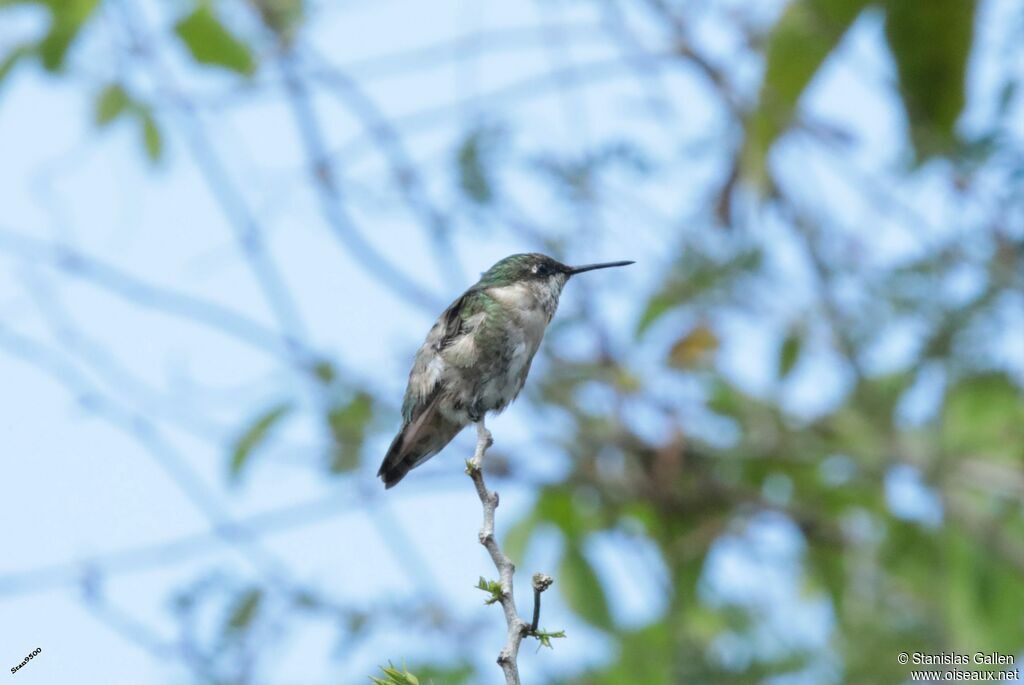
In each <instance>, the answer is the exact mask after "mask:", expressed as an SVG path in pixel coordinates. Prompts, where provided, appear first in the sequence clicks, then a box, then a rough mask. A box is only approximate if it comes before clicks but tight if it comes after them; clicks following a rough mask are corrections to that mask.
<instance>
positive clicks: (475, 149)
mask: <svg viewBox="0 0 1024 685" xmlns="http://www.w3.org/2000/svg"><path fill="white" fill-rule="evenodd" d="M501 136H502V131H501V129H499V128H496V127H493V126H480V127H477V128H475V129H473V130H471V131H469V132H468V133H467V134H466V137H465V138H463V139H462V143H461V144H460V145H459V149H458V151H457V152H456V156H455V160H456V164H455V167H456V171H457V174H458V180H459V187H460V188H461V189H462V192H463V194H464V195H465V196H466V197H467V198H469V199H470V200H471V201H472V202H474V203H475V204H478V205H487V204H490V203H491V202H493V201H494V195H495V190H494V180H493V178H492V172H491V168H492V166H493V165H494V154H495V149H496V147H497V145H498V143H499V142H500V140H501Z"/></svg>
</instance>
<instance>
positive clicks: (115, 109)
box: [94, 83, 132, 127]
mask: <svg viewBox="0 0 1024 685" xmlns="http://www.w3.org/2000/svg"><path fill="white" fill-rule="evenodd" d="M131 104H132V101H131V98H130V97H128V93H127V92H126V91H125V89H124V88H122V87H121V84H119V83H111V84H110V85H108V86H107V87H106V88H104V89H103V90H101V91H100V93H99V95H98V96H97V97H96V110H95V114H94V119H95V121H96V125H97V126H101V127H102V126H106V125H107V124H109V123H110V122H112V121H114V119H116V118H117V117H119V116H121V115H122V114H124V112H125V111H127V110H128V108H129V106H130V105H131Z"/></svg>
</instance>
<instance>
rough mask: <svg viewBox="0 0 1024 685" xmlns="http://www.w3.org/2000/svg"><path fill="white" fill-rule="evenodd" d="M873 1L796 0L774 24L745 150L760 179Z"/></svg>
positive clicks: (750, 172) (748, 166)
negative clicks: (814, 82)
mask: <svg viewBox="0 0 1024 685" xmlns="http://www.w3.org/2000/svg"><path fill="white" fill-rule="evenodd" d="M907 4H908V5H915V6H916V5H918V4H919V3H907ZM868 5H869V2H868V1H867V0H794V1H793V2H791V3H789V5H788V6H787V7H786V10H785V12H783V14H782V17H781V18H780V19H779V21H778V23H777V24H776V25H775V27H774V28H773V29H772V32H771V34H770V35H769V36H768V44H767V48H766V50H765V74H764V80H763V81H762V84H761V93H760V96H759V98H758V103H757V107H756V109H754V111H753V112H752V114H751V116H750V118H749V120H748V121H747V135H746V140H745V142H744V150H743V156H742V165H743V172H744V175H745V176H746V177H747V178H748V179H749V180H751V181H753V182H754V183H755V184H757V185H759V186H760V185H763V184H764V181H765V178H766V169H765V162H766V159H767V156H768V150H769V149H770V148H771V146H772V144H773V143H774V142H775V140H776V139H777V138H778V137H779V136H780V135H781V134H782V132H783V131H785V130H786V129H787V128H788V127H789V125H790V123H791V122H792V120H793V115H794V113H795V112H796V107H797V101H798V100H799V99H800V96H801V95H802V94H803V92H804V90H805V89H806V87H807V84H808V83H810V81H811V78H812V77H813V76H814V74H815V73H817V71H818V69H819V68H820V67H821V65H822V63H824V61H825V58H826V57H828V55H829V53H831V52H832V50H833V49H834V48H835V47H836V45H838V44H839V41H840V39H841V38H842V37H843V35H844V34H845V33H846V30H847V29H848V28H849V27H850V25H851V24H852V23H853V21H854V19H856V18H857V16H858V15H859V14H860V12H861V10H863V9H864V8H865V7H867V6H868Z"/></svg>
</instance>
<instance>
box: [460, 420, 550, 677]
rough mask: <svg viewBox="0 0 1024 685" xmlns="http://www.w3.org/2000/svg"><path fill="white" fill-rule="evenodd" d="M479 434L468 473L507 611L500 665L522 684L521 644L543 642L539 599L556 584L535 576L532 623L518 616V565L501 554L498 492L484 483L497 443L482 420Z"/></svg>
mask: <svg viewBox="0 0 1024 685" xmlns="http://www.w3.org/2000/svg"><path fill="white" fill-rule="evenodd" d="M476 435H477V440H476V451H475V452H474V453H473V458H472V459H470V460H468V461H467V462H466V473H467V474H469V477H470V478H472V479H473V485H474V486H476V494H477V495H479V497H480V503H481V504H482V505H483V509H484V523H483V527H481V528H480V544H481V545H483V546H484V547H485V548H486V549H487V552H488V553H489V554H490V555H491V560H492V561H493V562H494V567H495V568H496V569H498V576H499V585H500V587H501V590H500V595H498V596H497V597H496V599H497V600H498V601H499V602H500V603H501V608H502V610H503V611H504V612H505V623H506V624H507V625H508V639H507V640H506V641H505V646H504V647H503V648H502V650H501V652H499V653H498V665H499V666H501V670H502V671H503V672H504V673H505V685H520V681H519V665H518V663H517V661H516V659H517V658H518V656H519V644H520V643H521V642H522V641H523V638H524V637H526V636H534V637H538V639H541V638H540V635H541V633H539V632H538V628H537V624H538V623H539V621H540V596H541V593H543V592H544V591H545V590H547V589H548V588H549V587H551V584H552V583H553V582H554V581H553V580H552V579H551V576H547V575H544V574H543V573H536V574H534V576H533V622H532V623H531V624H527V623H526V622H525V621H523V619H521V618H520V617H519V612H518V611H516V602H515V597H514V596H513V594H512V581H513V578H514V576H515V572H516V567H515V564H513V563H512V560H511V559H509V558H508V556H507V555H506V554H505V553H504V552H502V551H501V547H500V546H499V545H498V541H497V540H495V538H494V510H495V509H497V508H498V493H497V492H491V491H490V490H488V489H487V485H486V484H485V483H484V470H483V459H484V453H486V452H487V449H488V448H489V447H490V446H491V445H492V444H494V440H493V439H492V438H491V432H490V431H489V430H487V428H486V427H485V426H484V422H483V420H482V419H481V420H480V421H479V422H478V423H477V424H476ZM496 594H497V593H496ZM545 635H546V636H547V637H561V636H562V634H558V635H547V634H545ZM541 643H542V644H548V646H550V642H549V641H547V640H543V639H542V640H541Z"/></svg>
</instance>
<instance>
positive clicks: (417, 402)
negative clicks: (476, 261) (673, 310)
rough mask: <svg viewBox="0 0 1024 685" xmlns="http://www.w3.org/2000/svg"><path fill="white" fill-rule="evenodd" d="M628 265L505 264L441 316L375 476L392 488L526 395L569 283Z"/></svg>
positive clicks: (530, 260)
mask: <svg viewBox="0 0 1024 685" xmlns="http://www.w3.org/2000/svg"><path fill="white" fill-rule="evenodd" d="M632 263H633V262H631V261H622V262H604V263H601V264H586V265H584V266H567V265H565V264H562V263H561V262H559V261H558V260H556V259H552V258H551V257H548V256H547V255H543V254H538V253H526V254H514V255H511V256H508V257H505V258H504V259H502V260H501V261H499V262H498V263H497V264H495V265H494V266H492V267H491V268H490V269H488V270H487V271H485V272H484V273H483V274H482V275H481V277H480V280H479V281H477V282H476V283H475V284H474V285H472V286H471V287H470V288H469V290H467V291H466V292H464V293H462V295H460V296H459V297H458V299H456V300H455V301H454V302H452V304H451V305H450V306H449V307H448V308H447V309H446V310H444V313H442V314H441V316H440V317H439V318H438V319H437V321H436V322H435V323H434V326H433V327H432V328H431V329H430V332H429V333H427V339H426V340H425V341H424V342H423V345H422V346H421V347H420V348H419V351H418V352H416V359H415V361H414V362H413V365H412V370H411V371H410V372H409V384H408V386H407V387H406V389H405V399H404V401H403V402H402V427H401V429H400V430H399V431H398V434H397V435H396V436H395V439H394V440H393V441H392V442H391V447H389V448H388V452H387V455H386V456H385V457H384V461H383V462H381V465H380V470H379V471H377V475H378V476H379V477H380V478H381V480H383V481H384V487H385V488H391V487H393V486H394V485H395V484H396V483H398V481H400V480H402V478H404V477H405V474H407V473H409V471H411V470H412V469H414V468H416V467H417V466H419V465H420V464H422V463H423V462H425V461H427V460H428V459H430V458H431V457H432V456H434V455H435V454H437V453H438V452H440V451H441V450H442V449H444V447H445V445H447V444H448V443H449V442H451V441H452V439H453V438H455V436H456V435H458V434H459V432H460V431H461V430H462V429H463V428H465V427H466V426H468V425H469V424H470V423H475V424H477V428H478V430H481V431H484V432H486V428H485V427H484V416H485V415H486V414H487V413H488V412H495V413H497V412H501V411H502V410H503V409H505V407H507V406H508V405H509V403H510V402H512V400H514V399H515V398H516V396H517V395H518V394H519V391H520V390H522V389H523V384H524V383H525V382H526V376H527V374H528V373H529V372H530V364H531V362H533V356H534V355H535V354H536V353H537V348H538V347H540V341H541V339H542V338H543V337H544V331H545V330H546V329H547V327H548V324H549V323H551V317H553V316H554V315H555V309H557V308H558V298H559V296H560V295H561V294H562V288H563V287H564V286H565V284H566V282H567V281H568V280H569V278H570V277H572V276H575V275H576V274H581V273H584V272H586V271H593V270H595V269H607V268H609V267H613V266H626V265H627V264H632Z"/></svg>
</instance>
